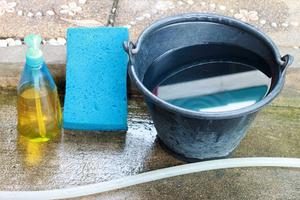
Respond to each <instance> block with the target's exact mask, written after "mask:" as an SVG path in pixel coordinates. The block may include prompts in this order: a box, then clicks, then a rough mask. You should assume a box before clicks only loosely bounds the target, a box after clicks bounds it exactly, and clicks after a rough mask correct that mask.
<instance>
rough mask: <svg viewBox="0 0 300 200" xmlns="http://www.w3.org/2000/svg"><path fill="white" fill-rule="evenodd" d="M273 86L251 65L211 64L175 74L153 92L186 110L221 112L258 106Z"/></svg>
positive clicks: (199, 65)
mask: <svg viewBox="0 0 300 200" xmlns="http://www.w3.org/2000/svg"><path fill="white" fill-rule="evenodd" d="M270 85H271V79H270V78H269V77H268V76H266V75H265V74H264V73H262V72H261V71H259V70H257V69H255V68H253V67H251V66H249V65H245V64H241V63H235V62H209V63H201V64H197V65H193V66H191V67H188V68H185V69H183V70H180V71H178V72H176V73H173V74H172V75H170V76H169V77H167V78H166V79H164V80H163V81H162V82H161V83H160V84H159V85H158V86H157V87H156V88H155V89H154V90H153V93H154V94H155V95H157V96H158V97H160V98H161V99H163V100H165V101H167V102H169V103H171V104H173V105H176V106H178V107H182V108H185V109H190V110H195V111H206V112H222V111H230V110H236V109H240V108H244V107H247V106H250V105H253V104H255V103H256V102H258V101H260V100H261V99H262V98H264V96H265V95H266V94H267V93H268V91H269V88H270Z"/></svg>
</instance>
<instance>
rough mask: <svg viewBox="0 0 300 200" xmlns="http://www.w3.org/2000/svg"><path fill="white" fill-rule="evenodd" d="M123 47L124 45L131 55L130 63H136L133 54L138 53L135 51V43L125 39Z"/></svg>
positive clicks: (129, 55)
mask: <svg viewBox="0 0 300 200" xmlns="http://www.w3.org/2000/svg"><path fill="white" fill-rule="evenodd" d="M123 47H124V49H125V51H126V53H127V54H128V57H129V63H128V64H129V65H133V63H134V59H133V54H135V53H136V52H135V51H134V49H135V45H134V44H133V42H131V41H125V42H124V43H123Z"/></svg>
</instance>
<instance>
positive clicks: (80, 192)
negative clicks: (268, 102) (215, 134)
mask: <svg viewBox="0 0 300 200" xmlns="http://www.w3.org/2000/svg"><path fill="white" fill-rule="evenodd" d="M238 167H289V168H300V159H299V158H271V157H256V158H255V157H253V158H231V159H222V160H213V161H205V162H198V163H192V164H185V165H180V166H176V167H169V168H165V169H159V170H154V171H150V172H146V173H142V174H138V175H134V176H128V177H124V178H120V179H116V180H111V181H107V182H101V183H96V184H90V185H84V186H78V187H73V188H66V189H54V190H44V191H21V192H17V191H0V199H66V198H75V197H83V196H87V195H94V194H99V193H103V192H108V191H112V190H116V189H121V188H126V187H129V186H133V185H137V184H141V183H147V182H151V181H156V180H160V179H165V178H170V177H174V176H180V175H184V174H191V173H196V172H204V171H210V170H217V169H228V168H238Z"/></svg>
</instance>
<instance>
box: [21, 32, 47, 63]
mask: <svg viewBox="0 0 300 200" xmlns="http://www.w3.org/2000/svg"><path fill="white" fill-rule="evenodd" d="M24 41H25V43H26V45H27V46H28V50H27V52H26V64H27V65H29V66H31V67H32V68H38V67H40V66H41V64H42V63H43V62H44V59H43V53H42V51H41V49H40V46H41V42H42V38H41V36H39V35H35V34H30V35H27V36H26V37H25V39H24Z"/></svg>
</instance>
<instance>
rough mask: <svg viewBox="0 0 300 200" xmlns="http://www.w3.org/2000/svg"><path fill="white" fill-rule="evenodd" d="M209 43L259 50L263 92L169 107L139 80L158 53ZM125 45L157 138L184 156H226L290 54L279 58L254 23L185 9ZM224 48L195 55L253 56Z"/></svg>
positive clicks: (273, 92)
mask: <svg viewBox="0 0 300 200" xmlns="http://www.w3.org/2000/svg"><path fill="white" fill-rule="evenodd" d="M210 43H217V44H221V45H222V44H224V45H227V44H229V45H236V46H240V47H243V48H245V49H248V50H250V51H252V52H255V53H256V54H258V55H260V56H261V58H262V59H263V61H262V62H263V63H264V64H262V67H261V68H260V70H261V71H263V72H264V73H265V74H266V75H268V76H270V77H272V84H271V88H270V91H269V93H268V94H267V95H266V96H265V97H264V98H263V99H262V100H260V101H259V102H257V103H255V104H253V105H251V106H248V107H244V108H241V109H237V110H232V111H224V112H218V113H210V112H197V111H192V110H188V109H184V108H181V107H177V106H174V105H172V104H170V103H168V102H166V101H164V100H162V99H160V98H159V97H157V96H156V95H154V94H153V93H152V92H151V91H150V89H149V88H148V87H147V84H145V74H146V72H147V70H148V69H149V67H150V65H151V64H152V63H153V62H154V61H155V60H156V59H157V58H158V57H160V56H162V55H163V54H164V53H166V52H168V51H171V50H173V49H178V48H182V47H189V46H194V45H199V44H210ZM125 49H126V51H127V52H128V55H129V60H130V61H129V66H128V67H129V75H130V78H131V80H132V82H134V84H135V85H136V86H137V88H138V89H139V91H140V92H141V93H142V94H143V95H144V98H145V101H146V103H147V106H148V110H149V112H150V114H151V116H152V119H153V122H154V125H155V128H156V129H157V136H158V138H159V139H160V141H161V142H162V143H163V144H164V145H165V146H166V147H167V148H168V149H170V150H171V151H172V152H174V153H175V154H176V155H179V156H180V157H181V158H183V159H185V160H189V161H194V160H207V159H215V158H222V157H227V156H228V155H230V153H231V152H232V151H233V150H234V149H235V148H236V147H237V146H238V145H239V143H240V141H241V140H242V138H244V136H245V134H246V131H247V129H248V128H249V126H250V124H251V122H252V121H253V119H254V118H255V116H256V114H257V112H258V111H259V110H260V109H262V108H263V107H264V106H265V105H266V104H268V103H270V102H271V101H272V100H273V99H274V98H275V97H276V96H277V95H278V94H279V92H280V91H281V89H282V87H283V85H284V78H285V72H286V69H287V66H289V65H290V64H291V62H292V56H290V55H285V56H283V57H281V56H280V54H279V51H278V49H277V47H276V46H275V44H274V43H273V42H272V41H271V39H269V37H267V36H266V35H265V34H263V33H262V32H260V31H259V30H258V29H256V28H255V27H253V26H251V25H248V24H246V23H243V22H241V21H238V20H236V19H233V18H230V17H225V16H220V15H215V14H201V13H190V14H183V15H178V16H173V17H169V18H165V19H162V20H159V21H157V22H155V23H154V24H152V25H151V26H150V27H148V28H147V29H146V30H144V32H143V33H142V34H141V35H140V37H139V39H138V41H137V42H136V44H134V43H132V42H126V43H125ZM228 52H230V51H227V50H226V48H225V49H223V50H221V51H217V52H203V54H202V55H199V59H202V58H203V59H207V58H208V59H209V58H210V57H218V56H219V57H222V56H227V57H230V56H231V57H233V58H234V57H247V62H252V61H253V60H255V59H257V58H255V57H251V56H252V55H240V54H241V53H239V52H234V53H231V54H230V53H228ZM189 56H190V55H186V56H185V55H184V54H181V55H178V56H176V57H174V58H168V59H166V60H165V61H164V62H165V63H170V62H173V63H176V62H178V63H181V62H183V61H182V60H185V59H187V60H188V59H189ZM193 56H195V54H194V55H193ZM196 56H197V55H196ZM166 66H167V65H166ZM168 66H170V65H168ZM163 68H164V65H161V69H159V70H157V72H156V73H152V74H151V75H150V76H152V77H147V79H148V82H149V80H150V81H151V80H154V79H155V78H156V76H161V75H162V72H163V71H166V70H169V69H163Z"/></svg>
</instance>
